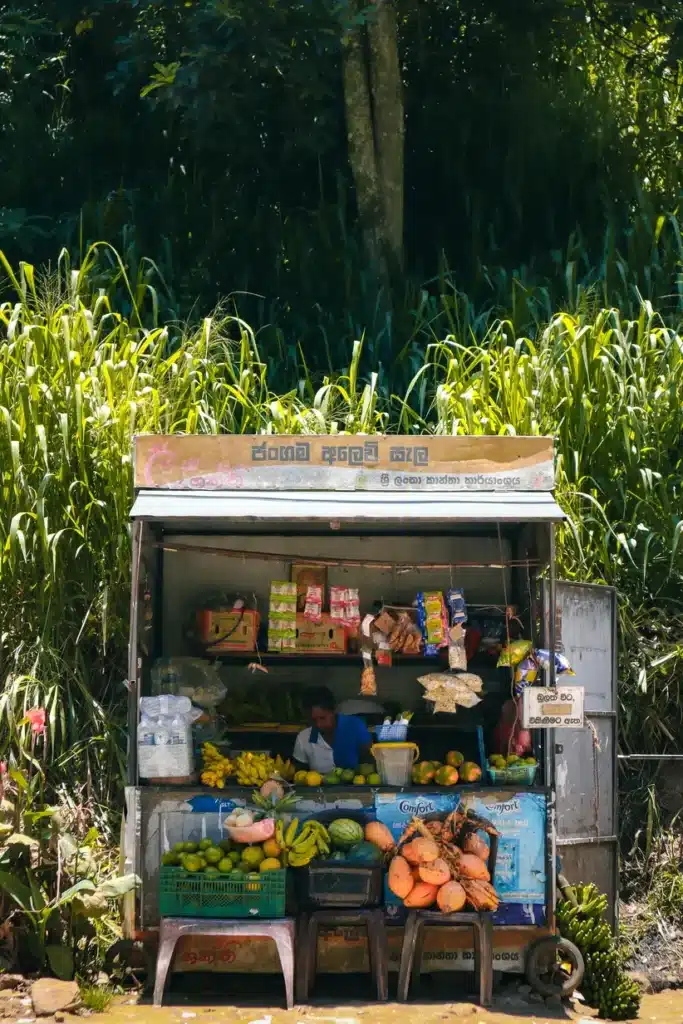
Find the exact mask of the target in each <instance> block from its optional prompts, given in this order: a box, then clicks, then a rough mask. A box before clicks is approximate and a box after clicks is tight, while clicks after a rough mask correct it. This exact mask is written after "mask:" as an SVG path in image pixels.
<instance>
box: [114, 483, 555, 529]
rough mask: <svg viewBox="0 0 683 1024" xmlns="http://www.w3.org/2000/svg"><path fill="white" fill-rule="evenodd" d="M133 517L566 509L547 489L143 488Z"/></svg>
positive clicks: (532, 517) (550, 517) (471, 515)
mask: <svg viewBox="0 0 683 1024" xmlns="http://www.w3.org/2000/svg"><path fill="white" fill-rule="evenodd" d="M131 518H133V519H149V520H153V521H155V522H164V523H168V524H169V525H173V524H174V523H178V522H179V521H190V522H194V523H195V524H197V521H198V520H214V521H215V520H224V521H226V522H231V523H235V522H261V521H266V522H287V521H289V522H291V521H302V522H304V521H305V522H315V521H321V522H323V521H325V522H330V521H336V520H340V521H345V522H349V521H351V522H358V523H370V522H385V523H397V522H403V521H406V522H415V521H421V522H425V523H448V522H451V523H452V522H461V523H462V522H470V523H477V522H494V523H495V522H499V523H514V522H544V523H550V522H559V521H560V520H562V519H564V518H565V516H564V513H563V511H562V509H561V508H560V506H559V505H558V504H557V503H556V502H555V500H554V498H553V496H552V494H549V493H548V492H543V491H516V492H513V491H507V492H505V493H502V494H492V493H489V492H484V493H478V494H473V493H471V492H470V493H468V492H454V493H449V494H445V493H433V492H432V493H428V494H420V493H417V494H416V493H406V494H397V493H395V492H392V493H383V492H377V491H278V492H276V493H270V494H268V493H265V492H264V491H171V490H168V491H164V490H154V491H150V490H141V491H139V492H138V494H137V496H136V499H135V504H134V505H133V508H132V511H131Z"/></svg>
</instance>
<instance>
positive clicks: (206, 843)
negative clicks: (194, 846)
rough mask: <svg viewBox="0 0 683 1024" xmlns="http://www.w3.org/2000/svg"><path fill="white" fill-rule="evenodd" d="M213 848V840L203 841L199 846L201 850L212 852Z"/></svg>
mask: <svg viewBox="0 0 683 1024" xmlns="http://www.w3.org/2000/svg"><path fill="white" fill-rule="evenodd" d="M212 846H213V840H212V839H202V841H201V842H200V844H199V849H200V850H210V849H211V847H212Z"/></svg>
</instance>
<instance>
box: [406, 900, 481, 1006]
mask: <svg viewBox="0 0 683 1024" xmlns="http://www.w3.org/2000/svg"><path fill="white" fill-rule="evenodd" d="M426 925H436V926H441V927H443V926H444V925H446V926H450V927H451V928H453V927H469V928H471V929H472V931H473V932H474V970H475V972H476V971H478V972H479V1003H480V1005H481V1006H490V1005H491V1002H492V999H493V921H492V917H491V913H490V912H489V911H479V912H475V913H469V912H465V913H461V914H440V913H438V912H437V911H433V910H411V911H410V913H409V914H408V920H407V921H406V926H405V931H404V933H403V946H402V947H401V965H400V967H399V970H398V1000H399V1002H402V1003H405V1002H407V1000H408V995H409V993H410V986H411V982H412V980H413V977H414V974H415V972H417V974H418V975H419V973H420V964H421V962H422V949H423V946H424V930H425V926H426Z"/></svg>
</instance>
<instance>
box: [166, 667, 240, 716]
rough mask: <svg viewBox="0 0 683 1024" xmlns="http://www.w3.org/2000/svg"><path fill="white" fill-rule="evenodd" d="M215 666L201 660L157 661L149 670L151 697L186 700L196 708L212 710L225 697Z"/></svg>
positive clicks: (223, 686) (224, 687)
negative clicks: (169, 697)
mask: <svg viewBox="0 0 683 1024" xmlns="http://www.w3.org/2000/svg"><path fill="white" fill-rule="evenodd" d="M227 692H228V691H227V687H226V686H225V683H224V682H223V680H222V679H221V677H220V675H219V674H218V669H217V668H216V666H215V665H211V664H210V663H209V662H208V661H204V660H203V659H202V658H159V659H158V660H157V661H156V662H155V664H154V666H153V668H152V694H153V695H154V696H157V695H159V694H161V693H170V694H173V696H175V697H189V699H190V700H191V701H192V703H193V704H196V705H197V706H198V707H200V708H215V707H216V706H217V705H218V704H220V703H221V702H222V701H223V700H225V696H226V694H227Z"/></svg>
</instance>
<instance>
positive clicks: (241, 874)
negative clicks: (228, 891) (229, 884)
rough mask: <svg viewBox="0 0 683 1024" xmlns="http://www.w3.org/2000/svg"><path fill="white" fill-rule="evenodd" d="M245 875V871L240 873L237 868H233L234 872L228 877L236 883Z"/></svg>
mask: <svg viewBox="0 0 683 1024" xmlns="http://www.w3.org/2000/svg"><path fill="white" fill-rule="evenodd" d="M245 874H246V872H245V871H241V870H240V869H239V868H235V870H234V871H231V872H230V877H231V878H234V879H235V881H236V882H237V881H241V880H242V879H243V878H244V876H245Z"/></svg>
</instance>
